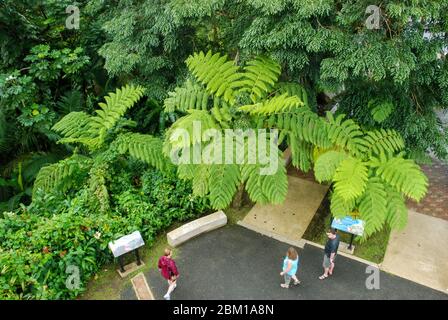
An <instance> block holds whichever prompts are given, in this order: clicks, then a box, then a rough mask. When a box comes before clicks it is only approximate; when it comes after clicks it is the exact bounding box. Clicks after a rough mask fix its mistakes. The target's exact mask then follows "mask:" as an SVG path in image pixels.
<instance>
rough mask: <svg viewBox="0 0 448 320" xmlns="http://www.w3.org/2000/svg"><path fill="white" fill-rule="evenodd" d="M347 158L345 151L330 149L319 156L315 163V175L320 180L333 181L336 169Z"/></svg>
mask: <svg viewBox="0 0 448 320" xmlns="http://www.w3.org/2000/svg"><path fill="white" fill-rule="evenodd" d="M346 158H347V155H346V154H345V153H344V152H340V151H328V152H326V153H324V154H323V155H321V156H320V157H319V158H317V160H316V163H315V164H314V176H315V177H316V180H317V181H318V182H323V181H332V180H333V177H334V175H335V173H336V169H337V168H338V167H339V165H340V164H341V162H342V161H343V160H345V159H346Z"/></svg>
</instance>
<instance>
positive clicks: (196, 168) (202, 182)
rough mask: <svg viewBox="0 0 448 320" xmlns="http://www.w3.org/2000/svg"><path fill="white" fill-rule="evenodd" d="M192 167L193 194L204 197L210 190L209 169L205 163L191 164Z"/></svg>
mask: <svg viewBox="0 0 448 320" xmlns="http://www.w3.org/2000/svg"><path fill="white" fill-rule="evenodd" d="M191 166H192V168H193V181H192V182H193V194H194V195H196V196H198V197H205V196H206V195H207V194H208V193H209V191H210V178H211V177H210V170H211V166H210V165H207V164H196V165H191Z"/></svg>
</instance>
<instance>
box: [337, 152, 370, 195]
mask: <svg viewBox="0 0 448 320" xmlns="http://www.w3.org/2000/svg"><path fill="white" fill-rule="evenodd" d="M367 179H368V175H367V166H366V164H365V163H363V162H362V161H361V160H359V159H356V158H352V157H348V158H346V159H344V160H342V161H341V163H340V165H339V166H338V167H337V169H336V173H335V174H334V177H333V180H334V182H335V184H334V190H335V192H336V193H337V194H339V195H340V196H341V197H342V198H343V199H344V200H345V201H350V200H354V199H356V198H357V197H359V196H361V195H362V194H363V192H364V190H365V188H366V183H367Z"/></svg>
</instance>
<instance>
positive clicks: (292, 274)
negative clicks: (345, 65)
mask: <svg viewBox="0 0 448 320" xmlns="http://www.w3.org/2000/svg"><path fill="white" fill-rule="evenodd" d="M298 266H299V255H298V253H297V251H296V249H294V248H293V247H290V248H289V249H288V252H286V257H285V260H283V271H282V272H280V275H281V276H284V277H285V283H282V284H281V285H280V286H281V287H282V288H289V283H290V282H291V278H292V279H294V284H299V283H300V281H299V279H297V276H296V272H297V268H298Z"/></svg>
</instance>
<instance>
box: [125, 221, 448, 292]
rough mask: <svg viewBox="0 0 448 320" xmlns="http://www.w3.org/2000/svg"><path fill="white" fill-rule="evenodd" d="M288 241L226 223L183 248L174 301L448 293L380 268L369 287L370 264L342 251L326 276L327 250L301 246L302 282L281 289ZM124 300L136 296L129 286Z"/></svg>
mask: <svg viewBox="0 0 448 320" xmlns="http://www.w3.org/2000/svg"><path fill="white" fill-rule="evenodd" d="M287 249H288V245H286V244H284V243H281V242H279V241H277V240H274V239H272V238H269V237H266V236H262V235H260V234H258V233H255V232H253V231H251V230H248V229H245V228H242V227H240V226H227V227H224V228H221V229H218V230H215V231H212V232H210V233H207V234H204V235H201V236H199V237H198V238H195V239H192V240H190V241H189V242H187V243H185V244H183V245H182V246H180V247H179V249H178V250H179V252H178V257H177V259H176V260H177V265H178V267H179V271H180V274H181V277H180V279H179V284H178V286H177V288H176V290H175V291H174V292H173V294H172V297H171V298H172V300H180V299H186V300H193V299H243V300H244V299H274V300H275V299H285V300H287V299H300V300H302V299H388V300H389V299H444V300H448V295H446V294H444V293H441V292H439V291H436V290H433V289H430V288H427V287H424V286H421V285H419V284H416V283H414V282H411V281H409V280H406V279H403V278H400V277H397V276H393V275H390V274H388V273H385V272H380V289H379V290H368V289H367V288H366V286H365V282H366V279H367V277H368V276H369V275H368V274H366V265H365V264H363V263H361V262H358V261H355V260H352V259H349V258H345V257H342V256H338V258H337V259H338V260H337V265H336V269H335V274H334V275H333V276H332V278H329V279H327V280H324V281H321V280H319V279H318V276H319V275H320V274H321V272H322V270H321V265H322V256H323V253H322V250H321V249H319V248H316V247H314V246H310V245H306V246H305V248H304V249H303V250H299V254H300V259H301V260H300V261H301V266H300V268H299V272H298V276H299V278H300V279H301V280H302V284H301V285H300V286H298V287H292V288H290V289H282V288H280V283H281V281H282V277H280V275H279V272H280V271H281V265H282V261H283V257H284V254H285V251H286V250H287ZM145 276H146V278H147V280H148V284H149V286H150V288H151V290H152V292H153V294H154V296H155V298H156V299H163V298H162V297H163V295H164V294H165V292H166V289H167V284H166V281H165V280H163V279H162V277H161V276H160V274H159V273H158V272H157V270H151V271H149V272H145ZM122 299H136V296H135V293H134V290H133V289H132V288H128V289H126V290H125V291H123V293H122Z"/></svg>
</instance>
